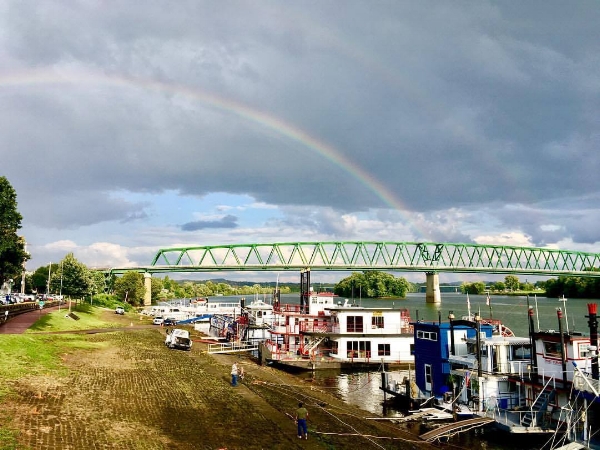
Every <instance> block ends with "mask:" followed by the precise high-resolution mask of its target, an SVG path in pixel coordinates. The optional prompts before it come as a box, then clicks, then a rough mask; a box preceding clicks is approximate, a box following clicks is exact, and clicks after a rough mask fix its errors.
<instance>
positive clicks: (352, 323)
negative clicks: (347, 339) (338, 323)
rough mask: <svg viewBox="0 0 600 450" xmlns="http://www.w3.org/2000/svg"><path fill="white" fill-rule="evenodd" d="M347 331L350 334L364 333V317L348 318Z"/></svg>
mask: <svg viewBox="0 0 600 450" xmlns="http://www.w3.org/2000/svg"><path fill="white" fill-rule="evenodd" d="M346 331H347V332H348V333H362V331H363V317H362V316H348V320H347V322H346Z"/></svg>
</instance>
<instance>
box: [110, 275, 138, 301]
mask: <svg viewBox="0 0 600 450" xmlns="http://www.w3.org/2000/svg"><path fill="white" fill-rule="evenodd" d="M144 293H145V289H144V276H143V275H142V274H141V273H138V272H133V271H131V272H127V273H125V274H124V275H123V276H122V277H121V278H117V280H116V281H115V294H116V296H117V298H118V299H119V300H121V301H127V303H130V304H132V305H133V306H138V305H141V304H143V301H144Z"/></svg>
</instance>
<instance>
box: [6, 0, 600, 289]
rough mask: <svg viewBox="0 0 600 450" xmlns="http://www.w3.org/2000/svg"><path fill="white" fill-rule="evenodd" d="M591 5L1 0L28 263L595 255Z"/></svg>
mask: <svg viewBox="0 0 600 450" xmlns="http://www.w3.org/2000/svg"><path fill="white" fill-rule="evenodd" d="M599 23H600V8H599V7H598V3H597V2H596V1H578V2H559V1H556V2H553V1H533V0H532V1H527V2H493V1H483V0H482V1H468V2H462V1H453V2H442V1H427V0H419V1H411V2H408V1H378V2H365V1H349V0H348V1H347V0H344V1H321V0H319V1H302V2H291V1H253V2H249V1H222V0H219V1H214V0H212V1H199V0H190V1H185V0H178V1H177V2H172V1H161V0H153V1H147V2H116V1H115V2H111V1H101V0H97V1H94V0H86V1H51V0H44V1H43V2H40V1H38V0H15V1H10V0H7V1H3V2H1V3H0V102H1V105H2V108H0V144H1V145H0V152H1V159H0V168H1V170H0V173H1V174H2V175H5V176H7V177H8V179H9V181H10V182H11V184H12V185H13V187H14V188H15V190H16V191H17V200H18V208H19V211H20V212H21V213H22V215H23V222H22V224H23V228H22V230H21V232H22V234H23V235H24V236H25V238H26V240H27V242H28V250H29V251H30V253H31V255H32V259H31V261H29V263H28V269H30V270H32V269H35V268H37V267H39V266H41V265H46V264H48V263H49V262H50V261H54V262H56V261H59V260H60V259H62V257H64V255H65V254H66V253H68V252H73V253H74V254H75V256H76V257H77V258H78V259H79V260H81V261H82V262H84V263H86V264H88V265H90V266H113V267H115V266H119V267H122V266H128V265H147V264H149V263H150V262H151V260H152V257H153V255H154V254H155V252H156V251H157V249H159V248H166V247H172V246H183V245H208V244H226V243H242V244H243V243H261V242H262V243H269V242H296V241H333V240H387V241H416V240H418V241H422V240H428V241H439V242H474V243H482V244H485V243H490V244H507V245H524V246H536V247H553V248H561V249H568V250H585V251H593V252H598V251H600V245H599V243H600V226H598V223H600V181H599V173H600V154H599V150H600V146H599V144H600V114H599V111H600V27H599V26H598V24H599ZM244 276H245V277H246V278H248V275H244ZM258 276H260V277H261V278H262V279H270V278H273V276H272V275H269V274H260V275H257V277H258ZM290 276H291V275H290ZM297 278H298V277H297V274H293V276H292V279H293V280H296V281H297ZM423 278H424V277H423ZM442 281H443V280H442Z"/></svg>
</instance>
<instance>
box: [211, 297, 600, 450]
mask: <svg viewBox="0 0 600 450" xmlns="http://www.w3.org/2000/svg"><path fill="white" fill-rule="evenodd" d="M238 299H239V297H235V298H234V297H218V298H213V299H211V301H233V300H238ZM266 300H267V301H268V299H266ZM527 300H528V299H527V297H513V296H502V295H495V296H491V302H490V303H491V304H490V306H487V305H486V296H485V295H469V303H470V308H471V313H472V314H474V313H476V312H479V313H480V315H481V317H484V318H488V317H492V318H494V319H500V320H502V323H503V324H504V325H506V326H508V327H509V328H510V329H511V330H512V331H513V333H514V334H515V335H516V336H528V333H529V331H528V330H529V321H528V302H527ZM350 302H353V303H356V304H358V305H360V306H364V307H395V308H407V309H408V310H409V311H410V315H411V318H412V319H413V320H417V319H422V320H426V321H432V320H438V319H439V318H440V316H441V320H442V321H446V320H448V319H447V317H448V314H449V311H453V313H454V315H455V317H456V318H461V317H462V316H467V315H468V304H467V296H466V295H464V294H454V293H442V301H441V303H439V304H431V303H426V302H425V294H424V293H411V294H408V295H407V297H406V298H404V299H385V300H381V299H359V298H357V299H350ZM282 303H299V294H289V295H283V296H282ZM588 303H600V300H597V299H592V300H586V299H567V300H564V301H561V300H559V299H558V298H546V297H537V298H536V297H533V296H530V297H529V305H530V306H532V307H533V309H534V312H535V314H534V325H535V328H536V330H558V319H557V308H561V309H562V311H563V317H565V318H566V319H567V320H568V329H569V330H570V331H580V332H582V333H584V334H588V333H589V329H588V325H587V319H586V318H585V316H586V315H587V313H588V312H587V304H588ZM490 307H491V308H490ZM565 322H566V321H565ZM563 327H564V330H565V331H567V325H566V324H565V323H563ZM398 372H402V371H398ZM404 374H408V371H406V372H405V373H402V374H400V375H399V376H395V377H394V378H396V379H402V376H403V375H404ZM297 376H298V377H299V378H301V379H303V380H305V381H307V382H308V381H309V382H310V384H311V385H312V386H315V387H319V388H320V389H322V390H327V391H329V392H331V393H332V394H333V395H335V396H336V397H338V398H342V399H343V400H344V401H346V402H347V403H349V404H353V405H357V406H359V407H360V408H362V409H364V410H366V411H369V412H371V413H373V415H374V416H384V417H402V416H404V415H405V414H404V412H403V411H401V410H399V409H395V408H393V407H389V406H384V405H383V392H382V391H381V390H380V389H379V386H380V384H381V374H380V373H379V372H378V371H377V370H376V369H374V370H373V372H340V371H330V370H326V371H315V372H307V373H302V374H299V375H297ZM414 427H415V430H414V431H417V432H418V431H419V430H418V429H416V428H418V427H419V425H418V424H415V425H414ZM540 442H543V441H540V440H539V439H528V438H526V437H522V436H521V437H515V438H514V439H510V438H508V437H507V435H506V434H498V433H489V432H487V433H483V432H482V431H471V432H469V433H463V434H461V435H460V436H459V437H458V438H457V439H455V440H453V441H452V443H453V444H454V445H456V446H457V448H470V449H472V450H484V449H485V450H509V449H513V450H514V449H519V450H521V449H537V448H541V444H540Z"/></svg>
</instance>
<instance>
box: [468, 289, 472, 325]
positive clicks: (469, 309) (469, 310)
mask: <svg viewBox="0 0 600 450" xmlns="http://www.w3.org/2000/svg"><path fill="white" fill-rule="evenodd" d="M467 313H468V314H469V320H473V318H472V317H471V300H469V293H468V292H467Z"/></svg>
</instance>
